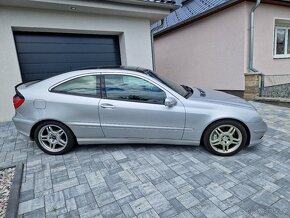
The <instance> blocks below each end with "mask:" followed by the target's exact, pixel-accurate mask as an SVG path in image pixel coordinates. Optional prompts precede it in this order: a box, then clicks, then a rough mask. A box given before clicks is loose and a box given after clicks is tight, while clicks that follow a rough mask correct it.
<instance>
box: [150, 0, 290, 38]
mask: <svg viewBox="0 0 290 218" xmlns="http://www.w3.org/2000/svg"><path fill="white" fill-rule="evenodd" d="M175 1H176V3H177V4H180V5H181V7H180V8H178V9H176V10H175V11H173V12H172V13H170V14H169V15H168V16H167V17H165V18H164V19H163V21H164V22H163V25H161V21H158V22H156V23H154V24H152V25H151V29H152V30H153V32H154V36H155V37H157V36H161V35H163V34H166V33H167V32H170V31H172V30H175V29H178V28H179V27H182V26H185V25H187V24H188V23H191V22H193V21H195V20H199V19H201V18H203V17H206V16H209V15H211V14H214V13H216V12H218V11H220V10H223V9H225V8H228V7H231V6H233V5H236V4H238V3H240V2H243V1H247V0H175ZM248 1H253V2H255V1H254V0H248ZM262 3H267V4H274V5H281V6H287V7H290V0H262Z"/></svg>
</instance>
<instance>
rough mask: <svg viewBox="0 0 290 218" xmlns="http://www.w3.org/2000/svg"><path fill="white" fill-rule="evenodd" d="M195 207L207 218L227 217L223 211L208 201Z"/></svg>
mask: <svg viewBox="0 0 290 218" xmlns="http://www.w3.org/2000/svg"><path fill="white" fill-rule="evenodd" d="M196 207H197V208H198V209H199V210H200V211H201V212H202V213H203V214H204V215H205V216H206V217H208V218H217V217H227V215H226V214H225V213H224V212H223V211H221V210H220V209H219V208H218V207H217V206H215V205H214V204H213V203H212V202H211V201H209V200H206V201H204V202H202V203H201V204H199V205H197V206H196Z"/></svg>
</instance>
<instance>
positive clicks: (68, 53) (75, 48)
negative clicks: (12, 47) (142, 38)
mask: <svg viewBox="0 0 290 218" xmlns="http://www.w3.org/2000/svg"><path fill="white" fill-rule="evenodd" d="M14 37H15V43H16V48H17V54H18V61H19V65H20V70H21V75H22V80H23V82H27V81H31V80H38V79H46V78H49V77H51V76H55V75H58V74H61V73H64V72H68V71H71V70H75V69H78V68H81V67H90V66H94V67H97V66H111V65H121V58H120V48H119V40H118V36H99V35H80V34H47V33H45V34H44V33H38V34H37V33H26V32H25V33H24V32H14Z"/></svg>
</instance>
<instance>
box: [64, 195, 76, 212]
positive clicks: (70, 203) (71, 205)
mask: <svg viewBox="0 0 290 218" xmlns="http://www.w3.org/2000/svg"><path fill="white" fill-rule="evenodd" d="M65 204H66V208H67V211H68V212H70V211H74V210H76V209H77V204H76V201H75V199H74V198H70V199H67V200H66V201H65Z"/></svg>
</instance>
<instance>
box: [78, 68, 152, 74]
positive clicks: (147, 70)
mask: <svg viewBox="0 0 290 218" xmlns="http://www.w3.org/2000/svg"><path fill="white" fill-rule="evenodd" d="M101 69H107V70H109V69H113V70H118V69H119V70H129V71H135V72H139V73H143V74H149V73H152V71H151V70H149V69H146V68H142V67H133V66H97V67H96V66H88V67H82V68H78V69H74V70H73V71H79V70H101Z"/></svg>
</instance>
